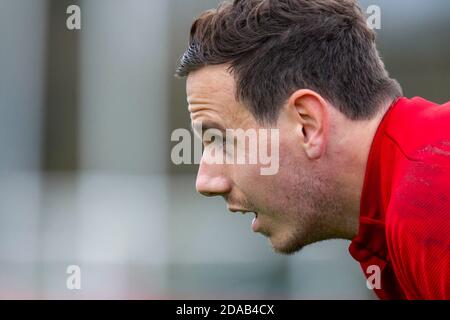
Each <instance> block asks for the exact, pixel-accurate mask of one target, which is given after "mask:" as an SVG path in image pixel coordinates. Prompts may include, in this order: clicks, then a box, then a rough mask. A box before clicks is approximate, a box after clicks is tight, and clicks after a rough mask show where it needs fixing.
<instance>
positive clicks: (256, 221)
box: [252, 217, 259, 232]
mask: <svg viewBox="0 0 450 320" xmlns="http://www.w3.org/2000/svg"><path fill="white" fill-rule="evenodd" d="M252 230H253V232H258V230H259V219H258V217H255V218H253V221H252Z"/></svg>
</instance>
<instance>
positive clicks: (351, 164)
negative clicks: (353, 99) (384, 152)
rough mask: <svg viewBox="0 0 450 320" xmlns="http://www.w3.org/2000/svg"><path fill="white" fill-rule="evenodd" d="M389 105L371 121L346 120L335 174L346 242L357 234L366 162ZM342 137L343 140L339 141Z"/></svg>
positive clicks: (340, 135)
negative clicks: (341, 203) (336, 173)
mask: <svg viewBox="0 0 450 320" xmlns="http://www.w3.org/2000/svg"><path fill="white" fill-rule="evenodd" d="M390 105H391V103H389V104H386V105H385V106H383V108H382V112H380V113H379V114H377V115H376V116H375V117H374V118H372V119H370V120H364V121H352V120H348V119H345V120H344V123H342V126H339V127H340V128H342V129H341V130H342V132H341V133H340V134H338V135H336V137H340V138H339V142H338V150H337V153H336V155H337V156H338V157H340V161H339V164H340V165H339V168H340V170H338V171H339V173H338V179H339V181H340V182H339V187H340V188H341V189H340V190H341V198H342V199H343V203H344V206H343V212H342V213H341V217H342V220H343V221H342V226H341V233H342V237H343V238H345V239H349V240H351V239H353V238H354V237H355V236H356V234H357V233H358V228H359V216H360V205H361V194H362V189H363V184H364V178H365V175H366V169H367V160H368V157H369V152H370V148H371V146H372V142H373V139H374V137H375V134H376V131H377V129H378V127H379V125H380V122H381V120H382V119H383V116H384V115H385V113H386V112H387V110H388V109H389V106H390ZM341 137H342V139H341Z"/></svg>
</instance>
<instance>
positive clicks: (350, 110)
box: [176, 0, 402, 122]
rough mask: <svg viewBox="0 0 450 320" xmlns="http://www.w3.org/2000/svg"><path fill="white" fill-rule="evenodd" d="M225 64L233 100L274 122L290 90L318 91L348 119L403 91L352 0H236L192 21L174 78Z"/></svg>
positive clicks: (368, 115) (368, 113) (361, 115)
mask: <svg viewBox="0 0 450 320" xmlns="http://www.w3.org/2000/svg"><path fill="white" fill-rule="evenodd" d="M218 64H229V65H230V71H231V72H232V73H233V74H234V77H235V80H236V96H237V99H238V100H241V101H243V102H244V103H246V104H247V105H248V106H249V108H250V110H251V111H252V113H253V115H254V116H255V118H256V119H258V120H260V121H263V122H264V121H268V122H273V121H274V120H276V118H277V116H278V113H279V109H280V108H281V106H282V104H283V103H284V102H285V101H286V99H287V98H288V97H289V96H290V95H291V94H292V93H293V92H295V91H296V90H298V89H301V88H308V89H311V90H314V91H316V92H318V93H319V94H320V95H322V96H323V97H324V98H325V99H327V100H328V101H330V102H331V103H332V104H333V105H334V106H335V107H336V108H338V110H340V111H341V112H342V113H344V114H345V115H346V116H347V117H349V118H350V119H353V120H358V119H361V120H362V119H370V118H371V117H372V116H373V115H374V114H375V113H376V112H377V111H378V110H379V107H380V106H381V105H382V104H383V103H386V102H388V101H391V100H393V99H395V98H396V97H398V96H400V95H401V94H402V92H401V88H400V85H399V84H398V83H397V81H395V80H394V79H391V78H390V77H389V74H388V73H387V71H386V70H385V68H384V64H383V62H382V61H381V59H380V56H379V54H378V51H377V48H376V45H375V33H374V32H373V31H372V30H371V29H370V28H369V27H368V25H367V23H366V19H365V17H364V15H363V13H362V12H361V9H360V8H359V7H358V5H357V4H356V1H355V0H234V1H233V2H224V3H222V4H221V5H220V6H219V7H218V8H217V9H213V10H208V11H206V12H204V13H202V14H201V15H200V17H198V18H197V20H195V22H194V23H193V25H192V28H191V34H190V41H189V47H188V49H187V50H186V52H185V53H184V54H183V56H182V57H181V59H180V62H179V66H178V69H177V71H176V74H177V75H178V76H180V77H184V76H187V75H188V74H189V73H190V72H192V71H195V70H197V69H200V68H202V67H204V66H207V65H218Z"/></svg>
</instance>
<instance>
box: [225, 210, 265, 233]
mask: <svg viewBox="0 0 450 320" xmlns="http://www.w3.org/2000/svg"><path fill="white" fill-rule="evenodd" d="M229 210H230V211H231V212H237V213H242V214H247V213H253V214H254V215H255V217H254V218H253V220H252V230H253V231H254V232H258V229H259V220H258V212H256V211H247V210H242V209H233V208H230V209H229Z"/></svg>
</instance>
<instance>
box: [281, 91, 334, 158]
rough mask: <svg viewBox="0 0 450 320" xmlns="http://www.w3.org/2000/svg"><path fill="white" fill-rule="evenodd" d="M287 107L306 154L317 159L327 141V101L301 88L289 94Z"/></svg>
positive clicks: (323, 150) (323, 151)
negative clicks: (296, 124)
mask: <svg viewBox="0 0 450 320" xmlns="http://www.w3.org/2000/svg"><path fill="white" fill-rule="evenodd" d="M288 107H289V108H290V109H291V111H293V112H294V115H295V117H296V121H297V123H298V126H299V129H300V130H299V131H300V132H301V135H302V138H303V139H302V147H303V148H304V150H305V153H306V155H307V156H308V158H310V159H311V160H314V159H319V158H320V157H321V156H322V155H323V154H324V153H325V147H326V142H327V133H328V109H327V102H326V101H325V99H324V98H322V97H321V96H320V95H319V94H318V93H316V92H315V91H312V90H309V89H301V90H297V91H296V92H294V93H293V94H292V95H291V96H290V98H289V101H288ZM300 127H301V128H300Z"/></svg>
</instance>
